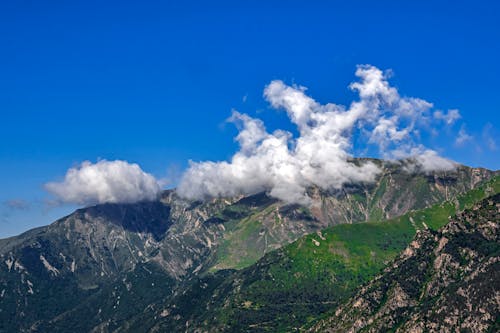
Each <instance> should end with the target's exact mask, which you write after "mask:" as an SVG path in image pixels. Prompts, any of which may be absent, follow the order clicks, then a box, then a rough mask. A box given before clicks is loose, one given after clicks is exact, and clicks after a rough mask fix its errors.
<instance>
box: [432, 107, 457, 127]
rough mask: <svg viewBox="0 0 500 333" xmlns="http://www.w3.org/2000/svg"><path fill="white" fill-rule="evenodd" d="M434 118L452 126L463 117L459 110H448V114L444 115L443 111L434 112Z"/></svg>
mask: <svg viewBox="0 0 500 333" xmlns="http://www.w3.org/2000/svg"><path fill="white" fill-rule="evenodd" d="M434 118H436V119H439V120H442V121H444V122H445V123H446V125H452V124H453V123H454V122H455V121H457V120H458V119H460V118H462V116H461V115H460V112H459V111H458V110H457V109H451V110H448V113H444V112H443V111H441V110H437V111H434Z"/></svg>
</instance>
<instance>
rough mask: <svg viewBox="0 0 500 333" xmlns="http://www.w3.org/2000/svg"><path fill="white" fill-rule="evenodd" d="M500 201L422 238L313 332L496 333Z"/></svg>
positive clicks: (479, 206) (490, 201)
mask: <svg viewBox="0 0 500 333" xmlns="http://www.w3.org/2000/svg"><path fill="white" fill-rule="evenodd" d="M499 221H500V194H496V195H494V196H492V197H489V198H487V199H485V200H483V201H482V202H480V203H479V204H477V205H475V206H474V207H473V208H472V209H468V210H465V211H464V212H462V213H460V214H458V215H457V216H455V217H453V218H452V219H451V222H450V223H449V224H447V225H446V226H444V227H443V228H441V229H440V230H439V231H437V232H435V231H433V230H430V229H425V230H422V231H420V232H419V233H418V234H417V236H416V237H415V239H414V240H413V241H412V242H411V244H410V245H409V246H408V247H407V248H406V249H405V251H404V252H403V253H402V254H401V255H400V256H399V257H398V258H397V259H396V260H395V261H394V262H392V263H391V264H390V265H389V266H388V267H387V268H385V269H384V271H383V273H382V274H380V275H378V276H377V277H375V278H374V279H373V280H372V281H371V282H370V283H368V284H367V285H365V286H363V287H362V288H361V290H360V291H359V292H358V293H357V294H356V295H355V297H353V298H352V299H350V300H349V302H348V303H347V304H345V305H343V306H341V307H339V308H338V309H337V310H336V311H335V314H334V315H333V316H332V317H330V318H328V319H325V320H322V321H321V322H320V323H319V324H317V325H316V326H314V327H313V328H312V329H311V330H310V331H311V332H388V331H391V332H443V331H455V332H498V331H499V329H500V284H499V282H500V242H499V241H500V224H499Z"/></svg>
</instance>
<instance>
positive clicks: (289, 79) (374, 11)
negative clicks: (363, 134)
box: [0, 1, 500, 238]
mask: <svg viewBox="0 0 500 333" xmlns="http://www.w3.org/2000/svg"><path fill="white" fill-rule="evenodd" d="M499 10H500V6H499V4H498V2H497V1H404V3H403V2H402V1H377V2H374V1H349V2H347V1H338V2H336V1H241V2H238V3H235V2H227V3H226V2H218V1H215V2H210V3H202V2H194V1H178V2H173V1H143V2H132V1H130V2H128V1H119V2H118V1H117V2H113V1H105V2H103V1H71V2H64V1H45V2H43V3H42V2H36V1H10V2H7V1H3V2H2V3H1V4H0V50H1V52H0V114H1V120H0V184H1V190H0V238H1V237H7V236H11V235H14V234H17V233H19V232H22V231H24V230H27V229H29V228H32V227H35V226H40V225H44V224H47V223H49V222H51V221H53V220H54V219H56V218H58V217H61V216H63V215H64V214H67V213H69V212H71V211H72V210H73V209H74V208H75V207H77V206H75V205H62V206H61V205H57V206H54V205H50V204H47V201H48V200H50V199H51V196H50V195H48V194H47V193H46V192H45V190H44V189H43V186H44V184H45V183H47V182H50V181H54V180H59V179H61V178H62V177H64V174H65V173H66V170H67V169H68V168H70V167H72V166H75V165H77V164H78V163H81V162H82V161H85V160H89V161H91V162H96V161H97V160H98V159H107V160H114V159H121V160H127V161H130V162H135V163H139V164H140V166H141V168H142V169H143V170H144V171H146V172H148V173H151V174H153V175H155V176H156V177H157V178H163V177H170V178H171V179H173V180H174V183H175V181H176V179H177V178H176V177H177V176H178V175H179V174H180V173H181V172H182V171H183V170H184V169H185V168H186V166H187V161H188V160H189V159H191V160H194V161H203V160H227V159H229V158H230V157H231V156H232V154H233V153H234V151H236V150H237V143H235V142H234V140H233V137H234V136H235V135H236V134H237V131H236V129H235V127H234V126H233V125H231V124H226V123H225V119H226V118H228V117H229V116H230V115H231V110H232V109H237V110H238V111H240V112H244V113H248V114H249V115H252V116H255V117H258V118H261V119H263V121H264V122H265V124H266V126H267V127H268V129H270V130H273V129H277V128H283V129H287V130H290V131H294V132H295V128H294V126H293V125H292V124H290V122H289V121H288V119H287V116H286V113H284V112H279V111H276V110H274V109H271V108H270V107H269V103H268V102H267V101H266V100H265V99H264V98H263V97H262V94H263V89H264V87H265V86H266V85H267V84H269V82H271V81H272V80H276V79H279V80H283V81H284V82H286V83H287V84H289V85H292V84H298V85H303V86H306V87H308V90H307V93H308V94H309V95H310V96H312V97H314V98H315V99H316V100H317V101H319V102H321V103H327V102H335V103H340V104H346V105H348V104H349V103H350V102H351V101H352V100H353V99H355V97H356V96H355V94H354V93H353V92H352V91H350V90H349V89H348V86H349V84H350V83H351V82H353V81H354V80H355V77H354V72H355V70H356V65H358V64H372V65H374V66H376V67H378V68H380V69H383V70H387V69H391V70H392V71H393V73H394V74H393V76H392V77H391V78H390V82H391V84H392V85H394V86H395V87H397V88H398V90H399V93H400V94H402V95H407V96H414V97H418V98H422V99H424V100H426V101H429V102H432V103H434V105H435V107H436V108H438V109H442V110H449V109H458V110H459V111H460V114H461V116H462V118H461V119H460V122H457V123H456V124H454V125H453V126H452V127H450V128H449V129H448V130H449V131H450V133H449V134H450V135H448V136H444V137H445V138H448V139H440V140H441V141H439V142H430V143H429V144H432V145H433V148H434V149H438V150H439V151H440V153H441V154H442V155H443V156H445V157H447V158H451V159H453V160H456V161H458V162H460V163H463V164H467V165H472V166H483V167H487V168H491V169H498V168H499V167H500V158H499V157H498V155H499V154H498V150H496V149H495V147H493V145H492V144H488V142H487V141H488V140H489V141H491V140H493V142H496V144H497V145H498V144H500V142H499V141H498V139H499V135H498V133H499V131H500V129H499V126H500V122H499V111H500V110H499V105H500V94H499V93H498V89H499V88H500V87H499V84H498V78H499V77H500V64H499V62H498V59H500V46H499V45H500V43H499V42H498V41H500V20H498V17H499V13H500V11H499ZM462 126H463V128H464V130H465V131H466V132H467V133H468V135H470V136H471V137H472V139H470V140H467V141H466V142H464V143H463V144H461V145H457V144H456V142H455V141H454V135H455V134H456V133H458V131H459V130H460V128H461V127H462Z"/></svg>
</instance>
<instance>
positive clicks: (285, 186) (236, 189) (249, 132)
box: [178, 65, 459, 203]
mask: <svg viewBox="0 0 500 333" xmlns="http://www.w3.org/2000/svg"><path fill="white" fill-rule="evenodd" d="M356 76H357V77H358V78H359V81H358V82H354V83H352V84H351V85H350V88H351V89H352V90H353V91H355V92H357V93H358V95H359V99H358V100H356V101H353V102H352V103H351V104H350V105H349V107H345V106H342V105H337V104H333V103H328V104H325V105H322V104H320V103H318V102H317V101H315V100H314V99H312V98H311V97H310V96H308V95H307V94H306V88H305V87H301V86H288V85H286V84H285V83H284V82H282V81H279V80H276V81H272V82H271V83H270V84H269V85H268V86H267V87H266V88H265V90H264V97H265V98H266V100H267V101H268V102H269V103H270V104H271V106H272V107H274V108H276V109H284V110H285V111H286V112H287V115H288V117H289V118H290V121H291V122H292V123H294V124H295V125H296V126H297V128H298V131H299V136H298V137H293V135H292V134H291V133H289V132H286V131H283V130H276V131H274V132H273V133H268V132H267V130H266V128H265V126H264V123H263V122H262V121H261V120H259V119H254V118H252V117H250V116H248V115H246V114H241V113H239V112H237V111H234V112H233V114H232V116H231V118H229V120H230V121H232V122H234V123H235V124H236V126H237V127H238V129H239V134H238V136H237V137H236V140H237V141H238V143H239V145H240V150H239V151H238V152H236V153H235V154H234V155H233V157H232V158H231V160H230V161H221V162H211V161H208V162H200V163H196V162H191V163H190V167H189V168H188V170H187V171H186V172H185V173H184V175H183V177H182V179H181V182H180V184H179V187H178V192H179V194H180V195H181V196H184V197H186V198H190V199H204V198H207V197H218V196H233V195H239V194H252V193H256V192H260V191H267V192H269V194H270V195H271V196H274V197H277V198H279V199H282V200H284V201H287V202H295V203H307V202H309V200H310V199H309V198H308V196H307V195H306V189H307V187H309V186H311V185H316V186H318V187H320V188H323V189H331V188H340V187H341V186H342V185H343V184H345V183H351V182H370V181H373V180H374V178H375V177H376V175H377V174H378V173H379V171H380V170H379V169H378V167H377V166H376V165H374V164H373V163H371V162H364V163H361V164H360V163H354V162H353V161H352V160H351V158H352V155H351V151H352V150H353V135H354V134H356V135H358V136H359V137H360V140H359V141H360V142H363V143H364V144H365V145H366V147H371V148H372V149H376V150H378V153H379V155H380V156H381V157H384V158H388V159H402V158H407V157H412V158H413V161H415V162H416V163H418V164H419V165H420V166H421V168H422V169H423V170H424V171H431V170H436V169H438V170H449V169H453V168H454V167H455V163H454V162H452V161H450V160H447V159H445V158H443V157H440V156H439V155H438V154H437V153H436V152H435V151H433V150H431V149H427V148H426V147H424V146H423V145H422V144H421V143H419V138H420V132H421V130H422V129H425V128H429V127H430V126H429V124H430V123H431V122H433V121H436V122H437V121H442V122H443V121H444V122H445V123H446V124H448V125H449V124H451V123H453V122H454V121H455V120H456V119H458V117H459V113H458V111H457V110H451V111H449V112H448V113H447V114H443V113H442V112H440V111H439V112H438V111H436V112H435V113H434V114H432V113H431V110H432V108H433V105H432V104H431V103H429V102H427V101H425V100H422V99H419V98H412V97H403V96H401V95H400V94H399V93H398V91H397V89H396V88H394V87H392V86H390V84H389V82H388V80H387V79H388V77H387V76H388V75H387V74H386V73H384V72H382V71H381V70H380V69H378V68H376V67H374V66H369V65H362V66H358V68H357V70H356ZM433 115H434V117H433ZM357 148H359V147H357Z"/></svg>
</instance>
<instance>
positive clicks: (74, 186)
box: [45, 160, 160, 205]
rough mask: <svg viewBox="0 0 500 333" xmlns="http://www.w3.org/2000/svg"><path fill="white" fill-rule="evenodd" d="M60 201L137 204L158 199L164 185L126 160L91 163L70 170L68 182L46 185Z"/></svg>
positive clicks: (86, 162)
mask: <svg viewBox="0 0 500 333" xmlns="http://www.w3.org/2000/svg"><path fill="white" fill-rule="evenodd" d="M45 188H46V190H47V191H49V192H50V193H52V194H53V195H55V196H56V197H57V198H58V201H60V202H67V203H76V204H83V205H90V204H97V203H133V202H138V201H149V200H154V199H156V198H157V196H158V194H159V192H160V186H159V184H158V182H157V181H156V179H155V178H154V177H153V176H152V175H150V174H148V173H146V172H144V171H143V170H142V169H141V168H140V167H139V165H137V164H135V163H128V162H126V161H119V160H117V161H106V160H101V161H98V162H97V163H91V162H89V161H85V162H83V163H82V164H81V165H79V166H77V167H74V168H70V169H69V170H68V171H67V173H66V176H65V177H64V180H63V181H61V182H51V183H47V184H45Z"/></svg>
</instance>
